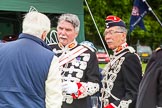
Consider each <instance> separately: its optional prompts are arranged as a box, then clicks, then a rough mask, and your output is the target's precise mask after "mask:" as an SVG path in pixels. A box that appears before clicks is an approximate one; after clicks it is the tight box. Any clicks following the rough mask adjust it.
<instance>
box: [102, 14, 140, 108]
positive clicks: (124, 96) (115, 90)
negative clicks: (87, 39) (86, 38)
mask: <svg viewBox="0 0 162 108" xmlns="http://www.w3.org/2000/svg"><path fill="white" fill-rule="evenodd" d="M105 23H106V29H105V31H104V37H105V41H106V43H107V45H108V47H109V48H110V49H111V50H113V55H111V56H110V62H109V63H108V64H107V65H106V66H105V68H104V69H103V71H102V75H103V79H102V89H101V98H100V99H101V107H102V108H135V103H136V98H137V93H138V87H139V83H140V81H141V79H142V67H141V62H140V59H139V56H138V55H137V54H136V53H135V50H134V49H133V48H132V47H131V46H128V44H127V42H126V36H127V29H126V25H125V23H124V21H122V20H121V19H120V18H119V17H117V16H113V15H110V16H107V17H106V20H105Z"/></svg>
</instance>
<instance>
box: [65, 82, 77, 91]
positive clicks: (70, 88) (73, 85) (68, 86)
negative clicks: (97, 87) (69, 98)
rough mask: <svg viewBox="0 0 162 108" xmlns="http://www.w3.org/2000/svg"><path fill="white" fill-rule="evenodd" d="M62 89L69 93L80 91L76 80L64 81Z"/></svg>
mask: <svg viewBox="0 0 162 108" xmlns="http://www.w3.org/2000/svg"><path fill="white" fill-rule="evenodd" d="M62 90H63V91H64V92H66V93H67V94H72V93H74V94H76V93H77V92H78V86H77V84H76V83H75V82H70V81H65V82H63V83H62Z"/></svg>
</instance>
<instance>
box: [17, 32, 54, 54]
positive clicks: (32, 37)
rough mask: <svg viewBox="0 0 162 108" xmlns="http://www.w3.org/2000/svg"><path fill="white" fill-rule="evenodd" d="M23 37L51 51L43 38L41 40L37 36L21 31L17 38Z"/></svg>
mask: <svg viewBox="0 0 162 108" xmlns="http://www.w3.org/2000/svg"><path fill="white" fill-rule="evenodd" d="M24 38H26V39H30V40H33V41H35V42H36V43H38V44H39V45H41V46H43V47H44V48H47V49H49V50H51V51H52V49H51V47H50V46H48V45H47V44H46V43H45V42H44V41H43V40H41V39H40V38H38V37H36V36H33V35H30V34H25V33H21V34H20V35H19V39H24Z"/></svg>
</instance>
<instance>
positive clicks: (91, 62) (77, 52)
mask: <svg viewBox="0 0 162 108" xmlns="http://www.w3.org/2000/svg"><path fill="white" fill-rule="evenodd" d="M79 28H80V21H79V18H78V17H77V16H76V15H74V14H62V15H61V16H60V17H59V19H58V25H57V37H58V40H59V43H57V44H56V43H54V44H51V45H50V46H51V48H52V49H53V51H54V52H55V53H56V54H57V55H58V56H59V59H60V62H59V64H60V70H61V71H62V72H61V75H62V90H63V96H64V98H63V105H62V108H91V107H92V106H91V99H90V97H91V96H92V95H93V94H95V93H96V92H97V91H99V78H100V75H99V67H98V61H97V57H96V53H95V51H94V49H93V48H91V47H88V46H87V45H85V44H82V45H81V44H79V43H78V42H77V41H76V38H77V36H78V35H79Z"/></svg>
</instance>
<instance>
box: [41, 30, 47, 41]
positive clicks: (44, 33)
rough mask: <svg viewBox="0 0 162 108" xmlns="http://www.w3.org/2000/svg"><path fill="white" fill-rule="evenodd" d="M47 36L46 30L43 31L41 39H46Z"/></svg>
mask: <svg viewBox="0 0 162 108" xmlns="http://www.w3.org/2000/svg"><path fill="white" fill-rule="evenodd" d="M46 36H47V32H46V31H44V32H43V33H42V36H41V39H42V40H43V41H44V40H45V39H46Z"/></svg>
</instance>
